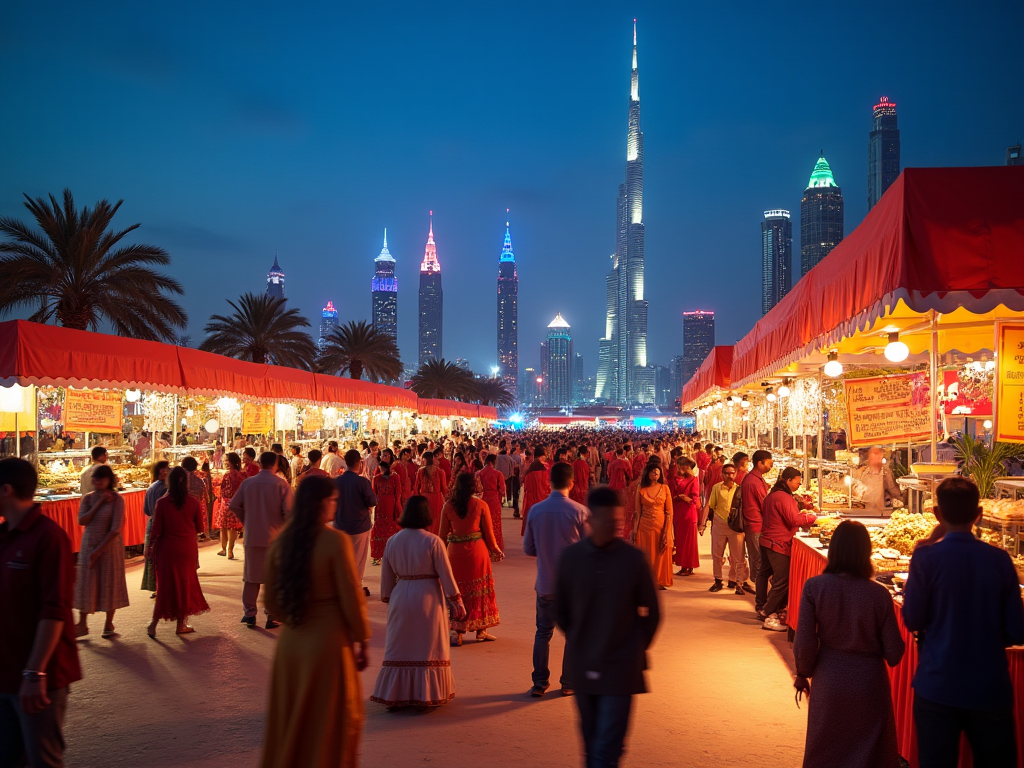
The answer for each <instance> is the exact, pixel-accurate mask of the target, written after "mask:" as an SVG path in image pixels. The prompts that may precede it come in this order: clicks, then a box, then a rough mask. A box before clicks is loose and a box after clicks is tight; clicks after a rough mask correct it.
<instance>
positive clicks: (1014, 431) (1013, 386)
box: [995, 322, 1024, 443]
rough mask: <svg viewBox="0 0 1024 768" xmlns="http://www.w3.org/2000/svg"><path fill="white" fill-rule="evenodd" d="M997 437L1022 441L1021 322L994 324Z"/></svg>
mask: <svg viewBox="0 0 1024 768" xmlns="http://www.w3.org/2000/svg"><path fill="white" fill-rule="evenodd" d="M995 390H996V413H995V422H996V432H995V434H996V440H1001V441H1003V442H1005V443H1024V323H1005V322H1003V323H997V324H996V383H995Z"/></svg>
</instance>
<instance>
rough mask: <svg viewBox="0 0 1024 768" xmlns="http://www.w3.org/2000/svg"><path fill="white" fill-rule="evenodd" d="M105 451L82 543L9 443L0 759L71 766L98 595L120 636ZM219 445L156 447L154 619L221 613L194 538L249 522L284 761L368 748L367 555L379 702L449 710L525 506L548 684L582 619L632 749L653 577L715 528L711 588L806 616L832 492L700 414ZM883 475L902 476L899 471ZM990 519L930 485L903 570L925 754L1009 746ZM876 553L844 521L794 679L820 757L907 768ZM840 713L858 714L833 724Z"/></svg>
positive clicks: (1006, 591) (538, 650) (963, 493)
mask: <svg viewBox="0 0 1024 768" xmlns="http://www.w3.org/2000/svg"><path fill="white" fill-rule="evenodd" d="M211 459H212V457H211ZM92 460H93V463H92V465H91V466H89V467H88V468H87V469H86V470H85V471H84V472H83V474H82V500H81V506H80V510H79V523H80V524H81V525H82V526H83V527H84V533H83V537H82V543H81V547H80V551H79V553H78V557H77V566H76V565H75V561H74V558H73V555H72V553H71V545H70V542H69V541H68V539H67V536H66V534H65V533H64V532H63V530H62V529H60V527H59V526H57V525H56V524H55V523H53V521H50V520H49V519H48V518H47V517H46V516H45V515H42V514H41V512H40V510H39V507H38V505H35V504H34V503H33V501H32V498H33V495H34V493H35V486H36V475H35V470H34V469H33V468H32V466H31V465H30V464H29V463H27V462H25V461H22V460H18V459H5V460H3V461H0V515H2V516H3V517H4V518H5V522H4V523H3V525H2V526H0V555H2V557H3V563H4V564H5V566H6V567H4V568H3V569H0V616H3V618H4V620H5V625H6V627H8V628H9V629H5V631H3V632H0V686H2V687H0V745H2V746H0V766H6V765H17V764H20V763H18V762H17V761H18V760H26V761H27V762H28V764H30V765H32V766H36V765H47V766H50V765H61V764H62V762H61V760H62V752H63V739H62V736H61V728H62V723H63V718H64V711H65V707H66V705H67V693H68V686H69V685H70V684H71V683H73V682H75V681H76V680H78V679H80V678H81V668H80V665H79V662H78V656H77V650H76V647H75V639H76V637H81V636H84V635H86V634H88V633H89V632H90V628H89V625H88V617H89V615H90V614H93V613H102V614H104V625H103V629H102V634H103V637H104V638H109V637H113V636H114V635H115V634H116V629H115V626H114V616H115V612H116V611H117V610H119V609H121V608H124V607H125V606H127V605H128V590H127V585H126V575H125V566H124V556H123V543H122V541H121V529H122V526H123V523H124V502H123V500H122V499H121V498H120V496H119V494H118V491H117V482H116V478H115V476H114V473H113V472H112V471H111V469H110V467H109V466H107V460H106V452H105V450H104V449H102V447H98V448H96V449H94V451H93V455H92ZM216 463H217V464H219V465H220V466H221V467H223V468H224V469H225V470H226V472H225V474H224V475H223V477H222V478H221V482H220V484H219V487H218V488H215V485H214V483H213V482H212V481H211V476H210V471H209V470H210V467H209V466H208V465H207V462H204V463H203V464H202V465H200V463H199V462H198V461H197V460H196V459H195V458H192V457H185V458H184V459H182V460H181V462H180V464H179V466H175V467H172V466H171V465H170V463H169V462H168V461H165V460H160V461H157V462H155V463H154V464H153V465H152V485H151V486H150V488H149V490H148V491H147V493H146V496H145V503H144V511H145V514H146V515H147V517H148V522H147V529H146V542H145V546H144V550H145V560H146V562H145V567H144V569H143V571H142V583H141V587H142V589H143V590H145V591H149V592H150V593H151V594H152V596H153V598H154V603H153V613H152V621H151V623H150V624H149V625H148V626H147V628H146V632H147V634H148V635H149V636H150V637H152V638H156V636H157V631H158V628H159V623H160V622H161V621H162V620H164V621H172V622H174V623H175V632H176V633H177V634H180V635H184V634H190V633H193V632H195V629H194V628H193V627H192V626H190V625H189V624H188V620H189V618H190V617H192V616H195V615H197V614H201V613H204V612H206V611H208V610H209V604H208V603H207V601H206V599H205V597H204V595H203V591H202V585H201V583H200V578H199V575H198V574H197V569H198V562H199V543H200V542H201V541H203V540H210V541H213V542H216V543H219V551H218V552H217V555H220V556H223V557H225V558H227V559H230V560H234V559H237V558H236V555H235V547H236V543H237V542H238V540H239V538H240V539H241V544H242V549H243V552H242V560H243V563H242V568H241V573H240V575H241V579H242V588H241V591H240V595H239V599H240V601H241V604H242V617H241V623H242V624H243V625H245V626H247V627H249V628H255V627H256V626H257V624H258V623H261V624H262V626H263V627H264V628H265V629H267V630H276V629H279V628H280V633H279V638H278V640H277V643H276V647H275V654H274V661H273V671H272V677H271V692H270V699H269V706H268V715H267V725H266V733H265V738H264V745H263V756H262V763H261V765H263V766H265V767H267V768H271V767H277V766H282V767H283V766H297V765H345V766H350V765H355V764H356V762H357V759H358V748H359V738H360V733H361V727H362V723H363V720H364V706H365V705H364V700H363V695H362V689H361V684H360V679H359V674H358V673H359V672H360V671H362V670H363V669H365V668H366V666H367V665H368V663H369V661H368V652H367V644H368V640H369V636H370V625H369V622H368V618H367V604H366V600H367V598H369V597H371V594H370V590H369V589H368V588H367V587H366V586H365V585H364V580H365V574H366V568H367V565H368V561H369V563H370V567H379V568H380V585H381V586H380V594H379V596H378V597H379V599H380V600H381V601H382V602H384V603H386V604H387V624H386V637H385V645H384V659H383V661H382V664H381V668H380V671H379V674H378V676H377V678H376V681H375V683H374V686H373V690H372V694H371V695H370V696H369V699H370V701H372V702H374V703H377V704H380V705H383V706H384V707H386V708H388V709H389V710H396V709H403V708H416V709H429V708H434V707H439V706H442V705H445V704H446V703H448V702H449V701H450V700H451V699H452V698H453V696H454V695H455V680H454V678H453V675H452V671H451V654H452V653H453V651H452V649H453V648H456V649H457V648H459V647H461V646H463V644H464V643H465V642H467V641H468V640H469V638H468V637H467V636H470V635H471V637H472V641H474V642H493V641H495V640H497V637H496V636H495V635H494V634H492V632H491V630H493V629H494V628H495V627H496V626H498V625H499V623H500V615H499V610H498V598H499V595H498V591H497V586H496V581H495V569H496V568H500V565H499V564H500V563H501V561H502V560H503V558H504V556H505V551H506V546H507V544H508V543H507V542H506V541H504V539H503V531H502V514H503V509H505V508H508V509H511V510H512V517H514V518H521V520H522V523H521V527H520V533H521V536H522V548H523V551H524V552H525V554H526V555H528V556H530V557H532V558H535V559H536V581H535V590H536V631H535V636H534V645H533V672H532V678H531V683H532V684H531V686H530V687H529V695H530V696H532V697H535V698H540V697H543V696H544V695H545V694H546V692H547V691H548V689H549V688H550V685H551V679H552V677H553V673H552V670H551V666H552V665H551V660H550V652H549V651H550V643H551V639H552V637H553V635H554V632H555V629H556V627H557V628H559V629H561V631H562V632H563V633H564V635H565V637H566V644H565V651H564V657H563V659H562V663H561V665H560V669H559V673H558V677H557V682H558V690H559V692H560V694H561V695H563V696H572V697H574V700H575V704H576V707H577V710H578V713H579V723H580V731H581V735H582V740H583V744H584V753H585V760H586V765H587V766H588V767H589V766H612V765H617V764H618V762H619V759H620V757H621V755H622V753H623V750H624V744H625V739H626V735H627V727H628V723H629V719H630V713H631V708H632V697H633V696H634V695H635V694H638V693H642V692H643V691H644V690H646V682H645V669H646V652H647V649H648V647H649V646H650V644H651V643H652V641H653V639H654V636H655V633H656V631H657V628H658V625H659V622H660V619H661V615H662V610H661V606H660V602H659V596H658V591H659V590H666V589H670V588H671V587H672V586H673V584H674V579H676V578H692V577H694V576H696V575H697V574H698V573H699V572H700V570H701V562H700V556H699V551H698V540H699V537H700V536H703V535H704V534H705V533H707V531H708V527H709V526H710V550H711V574H710V576H709V581H710V582H711V583H710V586H709V587H708V591H709V592H711V593H719V592H726V590H728V591H727V592H726V594H729V595H734V596H735V597H733V598H731V599H737V598H742V599H743V600H744V602H745V601H746V600H747V599H749V597H748V596H753V602H754V605H753V609H754V612H755V615H756V616H757V619H758V620H759V622H760V626H761V627H763V628H764V629H765V630H770V631H787V630H788V626H789V624H788V620H787V616H786V606H787V604H788V585H789V562H790V555H791V547H792V541H793V537H794V535H795V533H796V531H797V530H799V529H800V528H802V527H806V526H808V525H810V524H811V523H813V522H814V520H815V514H816V513H815V511H814V510H813V505H812V504H811V502H810V500H809V499H808V498H806V497H804V496H802V495H799V494H798V493H797V491H798V489H799V488H800V486H801V483H802V480H803V478H802V476H801V473H800V470H798V469H797V468H795V467H785V468H783V469H782V470H781V471H780V472H778V473H777V479H776V480H775V482H774V484H772V485H769V483H768V481H767V480H766V475H769V474H770V473H771V471H772V469H773V457H772V455H771V453H770V452H768V451H765V450H756V451H753V452H752V454H750V455H748V454H747V453H745V452H742V451H741V452H737V453H735V454H734V455H732V456H731V457H726V456H725V455H724V452H723V451H722V449H721V448H719V447H716V446H715V445H714V444H712V443H707V442H705V441H703V440H702V439H701V438H700V436H699V435H685V434H682V433H680V434H662V435H657V434H655V435H651V434H640V433H627V432H621V431H618V432H616V431H609V432H593V431H584V430H569V431H565V432H561V433H558V434H556V435H552V434H550V433H526V434H524V433H503V432H496V431H494V432H488V433H486V434H482V435H474V436H470V435H465V434H452V435H447V436H443V437H437V438H436V439H423V438H419V437H416V438H413V439H410V440H407V441H404V442H403V441H393V442H392V443H391V444H390V445H385V446H384V447H381V445H380V444H378V442H376V441H367V442H364V443H362V444H361V445H359V446H358V447H356V446H352V447H349V448H348V449H347V450H342V448H341V446H340V445H339V443H338V442H337V441H329V442H328V444H327V446H326V451H324V452H321V451H320V450H319V449H314V450H310V451H309V452H308V454H306V455H305V456H303V455H302V450H301V449H300V448H299V447H298V446H291V447H289V449H288V451H287V453H286V452H285V451H284V449H283V446H281V445H274V446H272V447H271V449H270V450H266V451H262V452H257V451H256V449H255V447H253V446H248V445H245V444H244V441H240V442H234V443H232V445H231V446H230V450H228V449H225V450H224V451H222V452H221V455H219V456H217V457H216ZM872 466H873V465H872ZM875 485H876V486H877V488H879V489H880V492H883V493H886V492H889V491H888V490H887V486H886V478H885V476H884V473H880V474H879V477H878V478H877V482H876V483H875ZM978 514H979V508H978V493H977V488H976V487H975V486H974V485H973V483H971V482H970V481H968V480H965V479H963V478H953V479H950V480H947V481H945V482H944V483H943V484H942V485H941V486H940V487H939V489H938V491H937V493H936V516H937V517H938V519H939V521H940V525H939V526H938V527H937V528H936V530H935V531H934V532H933V534H932V536H930V537H929V538H928V539H927V540H925V541H923V542H921V543H920V548H919V550H918V552H917V553H916V554H915V557H914V561H913V563H912V567H911V571H910V573H911V577H910V581H909V582H908V584H907V589H906V595H905V602H904V606H903V616H904V622H905V624H906V626H907V628H908V629H911V630H914V631H918V632H919V638H924V642H923V643H922V650H921V661H920V665H919V667H918V673H917V678H916V679H915V687H916V689H917V698H916V700H915V707H914V714H915V719H916V721H917V726H918V735H919V741H920V743H921V748H920V754H921V765H922V766H925V768H929V767H930V766H946V765H955V760H956V758H955V757H951V755H956V754H957V753H958V750H959V746H958V745H959V734H960V733H961V732H962V733H964V734H966V736H967V738H968V740H969V741H970V743H971V746H972V748H973V749H974V753H975V761H976V764H977V765H989V766H1002V765H1015V760H1016V757H1015V755H1016V748H1015V745H1014V744H1015V742H1014V730H1013V719H1012V712H1013V709H1012V708H1013V691H1012V688H1011V687H1010V685H1009V677H1008V673H1007V664H1006V656H1005V652H1004V648H1005V647H1006V646H1007V645H1010V644H1017V643H1024V608H1022V604H1021V600H1020V591H1019V587H1018V584H1017V576H1016V572H1015V571H1014V569H1013V565H1012V563H1011V562H1010V560H1009V557H1008V555H1007V554H1006V553H1005V552H1003V551H1001V550H998V549H995V548H993V547H988V546H987V545H983V544H982V543H981V542H979V541H977V540H976V539H974V537H973V536H972V535H971V529H972V526H973V524H974V522H975V521H976V519H977V517H978ZM516 546H518V543H517V544H516ZM726 567H727V568H728V571H727V572H726ZM872 576H873V567H872V563H871V543H870V539H869V537H868V533H867V530H866V529H865V528H864V526H863V525H861V524H860V523H857V522H853V521H847V522H844V523H842V524H841V525H840V526H839V527H838V528H837V530H836V532H835V535H834V537H833V540H832V545H831V548H830V550H829V555H828V567H827V569H826V572H825V574H824V575H822V576H819V577H816V578H812V579H810V580H809V581H807V582H806V585H805V587H804V591H803V596H802V601H801V607H800V617H799V619H800V620H799V630H798V632H797V634H796V637H795V645H794V654H795V659H796V676H795V683H794V685H795V687H796V689H797V693H798V696H799V695H803V694H806V695H810V694H811V690H812V685H813V696H811V698H810V702H811V705H810V711H809V720H808V731H807V744H806V750H805V758H804V765H805V766H807V767H808V768H814V767H818V766H821V767H824V766H829V767H830V768H832V767H838V766H850V768H854V767H862V768H869V767H870V768H896V766H897V765H898V759H899V758H898V755H897V749H896V735H895V725H894V719H893V708H892V702H891V694H890V690H889V682H888V677H887V676H886V673H885V665H886V664H888V665H890V666H894V665H895V664H897V663H899V661H900V659H901V658H902V656H903V653H904V644H903V641H902V639H901V636H900V633H899V631H898V629H897V624H896V616H895V611H894V607H893V601H892V599H891V597H890V595H889V593H888V592H887V590H886V589H885V588H884V587H882V586H881V585H880V584H878V583H876V582H874V581H873V580H872ZM751 581H753V583H751ZM29 584H32V585H35V586H34V588H33V589H26V586H27V585H29ZM993 585H997V586H998V589H993ZM261 592H262V594H263V619H262V621H259V619H258V614H259V597H260V594H261ZM72 609H75V610H77V611H78V620H77V621H75V620H74V617H73V615H72ZM965 618H967V619H969V622H970V630H969V631H965V630H964V629H963V626H962V625H963V624H964V619H965ZM968 659H970V660H971V663H970V664H968V663H966V661H967V660H968ZM297 712H301V713H305V714H304V715H303V716H302V717H296V716H295V713H297ZM839 714H842V716H843V718H844V722H845V723H846V724H847V726H844V728H843V729H842V731H843V733H842V734H837V732H836V729H834V728H833V727H831V726H832V724H833V722H834V718H835V717H836V716H838V715H839ZM926 742H927V743H926ZM1011 754H1012V755H1013V758H1012V761H1010V762H1007V760H1008V759H1009V758H1008V757H1007V756H1008V755H1011ZM949 760H953V762H952V763H950V762H949Z"/></svg>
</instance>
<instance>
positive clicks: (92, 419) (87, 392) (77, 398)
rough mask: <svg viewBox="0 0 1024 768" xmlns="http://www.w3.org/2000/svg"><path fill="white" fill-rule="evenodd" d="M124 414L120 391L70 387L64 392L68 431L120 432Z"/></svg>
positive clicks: (65, 426)
mask: <svg viewBox="0 0 1024 768" xmlns="http://www.w3.org/2000/svg"><path fill="white" fill-rule="evenodd" d="M123 416H124V407H123V406H122V404H121V393H120V392H117V391H103V390H99V389H70V388H68V389H67V390H65V392H64V429H65V430H66V431H68V432H101V433H110V432H120V431H121V419H122V417H123Z"/></svg>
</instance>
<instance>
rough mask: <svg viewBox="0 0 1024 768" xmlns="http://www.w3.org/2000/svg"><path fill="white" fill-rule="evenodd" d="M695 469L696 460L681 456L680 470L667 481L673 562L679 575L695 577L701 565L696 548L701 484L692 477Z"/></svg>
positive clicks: (678, 466) (679, 459)
mask: <svg viewBox="0 0 1024 768" xmlns="http://www.w3.org/2000/svg"><path fill="white" fill-rule="evenodd" d="M696 466H697V465H696V464H694V463H693V459H689V458H687V457H686V456H680V457H679V458H678V459H676V467H677V471H676V472H675V473H674V474H673V475H671V476H670V477H669V481H668V485H669V489H670V490H671V491H672V511H673V515H672V530H673V533H674V534H675V540H676V553H675V558H674V562H675V564H676V565H678V566H679V570H678V571H677V572H676V576H692V575H693V569H694V568H697V567H698V566H700V553H699V552H698V548H697V519H698V517H699V516H700V481H699V480H698V479H697V477H696V475H694V474H693V470H694V469H695V468H696Z"/></svg>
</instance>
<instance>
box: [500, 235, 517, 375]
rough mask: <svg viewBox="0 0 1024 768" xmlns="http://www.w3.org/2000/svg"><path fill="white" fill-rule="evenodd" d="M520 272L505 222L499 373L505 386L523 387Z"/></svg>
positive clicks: (501, 271) (501, 281)
mask: <svg viewBox="0 0 1024 768" xmlns="http://www.w3.org/2000/svg"><path fill="white" fill-rule="evenodd" d="M518 302H519V273H518V272H517V271H516V255H515V254H514V253H513V252H512V234H511V232H510V231H509V223H508V222H507V221H506V222H505V242H504V244H503V245H502V246H501V256H499V257H498V375H499V376H501V380H502V382H503V383H504V384H505V389H506V390H507V391H508V392H509V393H511V394H513V395H515V394H516V393H517V391H518V389H519V386H518V383H519V307H518Z"/></svg>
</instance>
